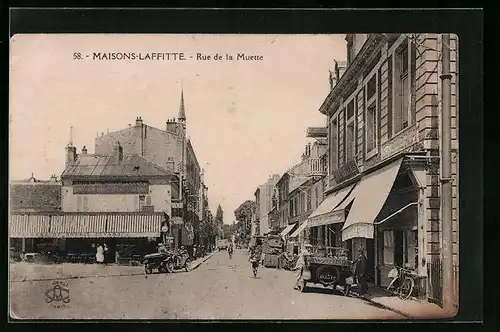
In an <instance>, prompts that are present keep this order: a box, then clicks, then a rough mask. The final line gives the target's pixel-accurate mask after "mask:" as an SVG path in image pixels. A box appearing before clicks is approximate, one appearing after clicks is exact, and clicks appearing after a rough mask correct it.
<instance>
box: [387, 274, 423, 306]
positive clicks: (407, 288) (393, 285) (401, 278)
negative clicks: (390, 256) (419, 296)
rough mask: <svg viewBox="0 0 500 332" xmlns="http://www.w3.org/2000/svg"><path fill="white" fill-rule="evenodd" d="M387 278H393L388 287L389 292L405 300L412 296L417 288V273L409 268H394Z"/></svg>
mask: <svg viewBox="0 0 500 332" xmlns="http://www.w3.org/2000/svg"><path fill="white" fill-rule="evenodd" d="M387 276H388V277H389V278H392V280H391V282H390V284H389V286H387V291H389V292H392V293H393V294H395V295H397V296H398V297H399V298H401V299H404V300H406V299H408V298H409V297H410V296H411V294H412V293H413V289H414V288H415V277H416V276H417V275H416V273H415V271H413V270H411V269H409V268H404V267H400V266H394V268H393V269H392V270H391V271H389V273H388V275H387Z"/></svg>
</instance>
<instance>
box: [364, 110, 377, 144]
mask: <svg viewBox="0 0 500 332" xmlns="http://www.w3.org/2000/svg"><path fill="white" fill-rule="evenodd" d="M376 112H377V107H376V103H375V102H373V103H372V104H371V105H370V106H368V108H367V109H366V152H370V151H372V150H373V149H375V147H376V145H377V113H376Z"/></svg>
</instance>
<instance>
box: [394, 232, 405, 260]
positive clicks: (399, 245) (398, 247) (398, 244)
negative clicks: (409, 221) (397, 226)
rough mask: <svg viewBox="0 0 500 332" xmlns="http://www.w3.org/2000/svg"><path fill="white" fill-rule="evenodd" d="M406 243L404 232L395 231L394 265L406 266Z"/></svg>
mask: <svg viewBox="0 0 500 332" xmlns="http://www.w3.org/2000/svg"><path fill="white" fill-rule="evenodd" d="M403 259H404V242H403V232H402V231H394V264H396V265H397V266H404V262H403Z"/></svg>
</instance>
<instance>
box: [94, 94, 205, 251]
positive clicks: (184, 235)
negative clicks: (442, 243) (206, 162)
mask: <svg viewBox="0 0 500 332" xmlns="http://www.w3.org/2000/svg"><path fill="white" fill-rule="evenodd" d="M116 142H120V144H121V146H122V148H123V149H124V151H127V153H130V154H135V155H138V156H141V157H143V158H145V159H147V160H149V161H151V162H153V163H155V164H156V165H158V166H159V167H162V168H164V169H168V170H172V171H173V172H174V173H175V174H177V175H178V177H179V178H180V179H181V185H180V189H179V192H180V193H179V197H178V199H174V200H173V201H172V215H171V216H172V217H178V218H176V219H175V220H176V221H177V222H180V223H183V224H185V226H186V227H184V228H183V230H182V231H180V233H179V237H180V238H181V239H182V241H181V244H183V245H186V246H192V245H193V244H195V243H197V240H198V230H199V226H200V225H199V224H200V222H201V221H202V220H203V200H204V197H203V195H205V194H206V190H204V189H203V188H204V187H205V185H204V184H203V179H202V174H201V173H202V170H201V167H200V164H199V162H198V159H197V157H196V153H195V151H194V148H193V145H192V142H191V140H190V138H189V137H188V136H187V118H186V110H185V104H184V92H183V91H182V92H181V102H180V107H179V113H178V118H177V120H176V119H169V120H167V122H166V126H165V129H158V128H154V127H152V126H149V125H146V124H145V123H143V120H142V118H141V117H138V118H137V119H136V121H135V125H134V126H129V127H128V128H125V129H122V130H118V131H115V132H111V133H107V134H102V135H101V136H99V137H96V139H95V153H96V154H97V155H109V154H112V153H113V149H114V144H115V143H116ZM179 218H181V219H182V220H180V221H179Z"/></svg>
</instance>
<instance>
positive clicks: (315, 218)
mask: <svg viewBox="0 0 500 332" xmlns="http://www.w3.org/2000/svg"><path fill="white" fill-rule="evenodd" d="M354 186H355V184H352V185H350V186H347V187H345V188H342V189H340V190H338V191H336V192H335V193H332V194H331V195H328V196H327V197H326V198H325V199H324V200H323V202H321V204H320V205H319V206H318V207H317V208H316V210H314V212H313V213H311V215H310V216H309V220H308V222H309V227H317V226H323V225H328V224H333V223H342V222H344V221H345V213H344V211H343V210H344V208H345V206H344V207H339V206H340V205H341V203H343V202H345V201H346V200H348V199H349V197H348V196H349V193H350V192H351V191H352V189H353V188H354ZM351 201H352V199H351V200H350V201H349V202H351ZM346 205H347V204H346Z"/></svg>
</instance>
